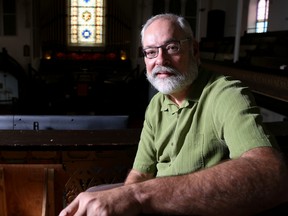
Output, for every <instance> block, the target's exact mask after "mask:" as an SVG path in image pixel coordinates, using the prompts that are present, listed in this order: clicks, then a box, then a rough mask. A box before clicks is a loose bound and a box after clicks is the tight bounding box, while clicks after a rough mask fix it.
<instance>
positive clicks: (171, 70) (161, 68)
mask: <svg viewBox="0 0 288 216" xmlns="http://www.w3.org/2000/svg"><path fill="white" fill-rule="evenodd" d="M161 72H165V73H170V74H172V75H179V74H180V73H179V72H178V71H177V70H175V69H174V68H172V67H169V66H157V67H155V68H154V69H153V70H152V72H151V75H152V76H153V77H156V76H157V74H158V73H161Z"/></svg>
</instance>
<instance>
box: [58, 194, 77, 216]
mask: <svg viewBox="0 0 288 216" xmlns="http://www.w3.org/2000/svg"><path fill="white" fill-rule="evenodd" d="M78 208H79V202H78V197H77V198H76V199H74V200H73V201H72V202H71V203H70V204H69V205H68V206H67V207H66V208H65V209H63V210H62V211H61V212H60V214H59V216H73V215H74V214H75V213H76V212H77V210H78Z"/></svg>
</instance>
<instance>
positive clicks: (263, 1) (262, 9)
mask: <svg viewBox="0 0 288 216" xmlns="http://www.w3.org/2000/svg"><path fill="white" fill-rule="evenodd" d="M268 12H269V0H259V1H258V5H257V18H256V32H257V33H262V32H267V27H268Z"/></svg>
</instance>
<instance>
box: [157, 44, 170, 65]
mask: <svg viewBox="0 0 288 216" xmlns="http://www.w3.org/2000/svg"><path fill="white" fill-rule="evenodd" d="M169 63H170V56H169V54H168V53H167V52H166V50H165V49H163V48H161V47H159V50H158V56H157V57H156V64H157V65H168V64H169Z"/></svg>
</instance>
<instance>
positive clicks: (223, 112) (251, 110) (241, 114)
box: [213, 78, 277, 158]
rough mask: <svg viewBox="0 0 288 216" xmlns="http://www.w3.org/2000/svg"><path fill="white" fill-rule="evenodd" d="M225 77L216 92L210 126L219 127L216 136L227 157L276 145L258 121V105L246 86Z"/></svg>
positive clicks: (234, 156)
mask: <svg viewBox="0 0 288 216" xmlns="http://www.w3.org/2000/svg"><path fill="white" fill-rule="evenodd" d="M227 79H229V78H226V80H224V82H226V84H224V85H223V88H222V89H221V91H218V92H216V94H217V95H215V97H214V98H215V101H214V104H215V107H214V115H213V117H214V119H215V121H214V122H215V125H214V127H215V128H216V127H217V128H218V130H219V128H220V134H221V135H220V136H221V138H222V139H223V140H224V141H225V143H226V145H227V146H228V148H229V151H230V158H237V157H239V156H240V155H241V154H243V153H244V152H246V151H248V150H250V149H253V148H256V147H263V146H277V144H276V141H275V139H274V137H273V136H272V135H271V134H270V133H269V132H268V131H267V129H266V128H265V125H264V124H263V121H262V116H261V114H260V110H259V107H257V105H256V103H255V100H254V97H253V95H252V93H251V92H250V90H249V88H247V87H245V86H243V85H242V83H241V82H240V81H231V80H230V81H229V80H227Z"/></svg>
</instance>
